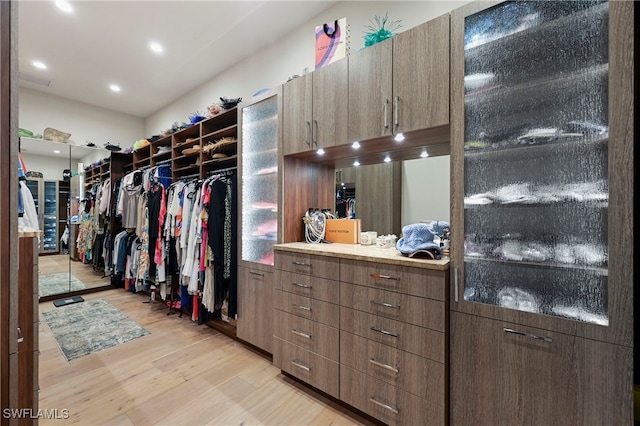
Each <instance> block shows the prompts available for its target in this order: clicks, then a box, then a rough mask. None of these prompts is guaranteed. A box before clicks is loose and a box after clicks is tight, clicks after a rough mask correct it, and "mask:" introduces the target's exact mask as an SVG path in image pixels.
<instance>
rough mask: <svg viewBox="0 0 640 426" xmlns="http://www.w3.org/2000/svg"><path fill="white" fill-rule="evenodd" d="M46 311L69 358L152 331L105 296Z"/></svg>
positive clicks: (110, 346)
mask: <svg viewBox="0 0 640 426" xmlns="http://www.w3.org/2000/svg"><path fill="white" fill-rule="evenodd" d="M42 315H43V316H44V319H45V321H46V322H47V325H48V326H49V329H50V330H51V333H52V334H53V337H54V338H55V339H56V342H57V343H58V346H60V350H62V353H63V354H64V356H65V357H66V358H67V361H72V360H74V359H77V358H80V357H83V356H85V355H89V354H92V353H94V352H98V351H101V350H103V349H108V348H112V347H114V346H117V345H119V344H121V343H125V342H128V341H131V340H134V339H137V338H138V337H142V336H146V335H147V334H149V332H148V331H147V330H146V329H145V328H143V327H142V326H141V325H140V324H138V323H136V322H135V321H133V320H132V319H131V318H129V317H128V316H126V315H125V314H124V313H122V311H120V310H119V309H118V308H116V307H115V306H113V305H112V304H111V303H109V302H107V301H105V300H102V299H98V300H92V301H88V302H84V303H78V304H76V305H68V306H62V307H60V308H56V309H54V310H51V311H46V312H42Z"/></svg>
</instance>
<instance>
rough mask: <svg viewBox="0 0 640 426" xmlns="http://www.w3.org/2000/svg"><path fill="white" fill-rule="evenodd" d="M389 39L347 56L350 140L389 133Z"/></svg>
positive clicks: (390, 67)
mask: <svg viewBox="0 0 640 426" xmlns="http://www.w3.org/2000/svg"><path fill="white" fill-rule="evenodd" d="M392 50H393V43H392V40H385V41H383V42H381V43H378V44H375V45H373V46H369V47H366V48H364V49H362V50H360V51H359V52H355V53H352V54H351V55H349V142H355V141H363V140H367V139H373V138H377V137H380V136H387V135H390V134H391V131H392V126H391V119H392V111H391V109H392V102H393V93H392Z"/></svg>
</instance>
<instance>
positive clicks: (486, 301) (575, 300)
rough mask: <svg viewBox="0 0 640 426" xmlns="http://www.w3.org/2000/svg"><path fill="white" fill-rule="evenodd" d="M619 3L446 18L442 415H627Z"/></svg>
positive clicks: (572, 420) (627, 212)
mask: <svg viewBox="0 0 640 426" xmlns="http://www.w3.org/2000/svg"><path fill="white" fill-rule="evenodd" d="M635 25H636V23H635V22H634V4H633V3H632V2H624V1H610V2H608V1H578V2H576V1H563V2H528V1H522V2H520V1H515V2H500V3H499V2H491V3H489V4H488V3H486V2H474V3H470V4H468V5H465V6H464V7H462V8H460V9H457V10H455V11H453V13H452V17H451V58H452V59H451V61H452V62H451V87H452V91H451V167H452V206H451V212H452V241H451V261H452V263H451V268H452V275H453V277H454V285H453V286H452V289H451V291H452V292H451V300H452V302H451V312H452V314H451V324H452V325H451V327H452V332H451V402H452V405H451V423H452V424H453V425H466V424H469V423H470V422H473V423H478V422H479V423H483V424H492V425H512V424H631V423H632V421H633V398H632V397H633V378H632V372H633V359H632V352H633V348H634V344H635V342H634V288H633V287H634V286H633V282H634V275H633V273H634V257H633V246H634V238H633V225H634V222H633V191H634V189H633V187H634V185H633V176H634V163H633V161H634V160H633V158H634V155H633V150H634V119H635V115H634V96H633V93H634V90H633V87H634V58H633V52H634V47H633V43H634V27H635Z"/></svg>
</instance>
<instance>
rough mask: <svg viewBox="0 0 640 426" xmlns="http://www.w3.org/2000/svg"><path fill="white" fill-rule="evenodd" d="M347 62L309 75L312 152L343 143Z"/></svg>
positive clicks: (346, 107)
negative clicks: (311, 101) (311, 96)
mask: <svg viewBox="0 0 640 426" xmlns="http://www.w3.org/2000/svg"><path fill="white" fill-rule="evenodd" d="M347 75H348V68H347V60H346V59H342V60H339V61H337V62H334V63H332V64H329V65H325V66H324V67H322V68H320V69H317V70H315V71H314V72H313V122H312V130H313V132H312V134H313V147H312V148H313V149H318V148H327V147H330V146H335V145H343V144H345V143H347V129H348V127H347V120H348V117H347V111H348V106H349V100H348V98H347V96H348V91H347V86H348V83H349V82H348V78H347Z"/></svg>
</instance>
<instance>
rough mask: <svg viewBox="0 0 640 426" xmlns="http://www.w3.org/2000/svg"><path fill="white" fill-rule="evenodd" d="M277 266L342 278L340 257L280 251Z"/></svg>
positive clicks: (283, 269) (302, 272)
mask: <svg viewBox="0 0 640 426" xmlns="http://www.w3.org/2000/svg"><path fill="white" fill-rule="evenodd" d="M275 267H276V269H278V270H281V271H289V272H295V273H298V274H305V275H313V276H314V277H320V278H329V279H330V280H335V281H338V280H339V279H340V259H338V258H334V257H327V256H319V255H313V254H305V253H291V252H289V253H287V252H278V255H277V256H276V258H275Z"/></svg>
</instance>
